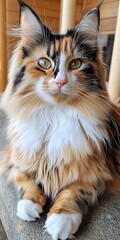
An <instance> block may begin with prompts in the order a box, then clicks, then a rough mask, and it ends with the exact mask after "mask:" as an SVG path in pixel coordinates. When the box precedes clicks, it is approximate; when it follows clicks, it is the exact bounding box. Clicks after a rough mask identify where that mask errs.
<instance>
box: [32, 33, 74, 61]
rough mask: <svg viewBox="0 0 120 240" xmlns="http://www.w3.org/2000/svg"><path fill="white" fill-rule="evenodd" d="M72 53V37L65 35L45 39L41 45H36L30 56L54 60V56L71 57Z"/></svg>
mask: <svg viewBox="0 0 120 240" xmlns="http://www.w3.org/2000/svg"><path fill="white" fill-rule="evenodd" d="M72 52H73V37H72V36H70V35H69V36H67V35H53V37H52V38H49V39H47V41H45V42H44V43H43V44H38V45H37V46H36V47H34V48H33V51H32V53H31V54H32V55H36V57H37V58H39V57H40V56H45V55H47V56H49V57H50V58H52V59H53V60H54V58H55V57H56V55H57V56H58V55H61V53H64V54H65V55H66V56H68V55H71V54H72Z"/></svg>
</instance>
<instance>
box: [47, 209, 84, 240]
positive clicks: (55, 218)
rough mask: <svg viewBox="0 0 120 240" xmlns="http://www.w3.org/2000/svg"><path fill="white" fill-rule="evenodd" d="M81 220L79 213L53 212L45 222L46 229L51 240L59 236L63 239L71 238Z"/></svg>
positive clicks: (55, 239) (56, 239)
mask: <svg viewBox="0 0 120 240" xmlns="http://www.w3.org/2000/svg"><path fill="white" fill-rule="evenodd" d="M81 221H82V217H81V215H80V214H65V213H60V214H55V213H53V214H52V215H51V216H50V217H48V218H47V220H46V222H45V226H44V227H45V229H46V231H47V232H48V233H49V234H50V235H51V236H52V240H58V239H59V238H60V239H62V240H65V239H67V238H72V237H73V236H72V235H73V234H74V233H75V232H76V231H77V230H78V228H79V226H80V224H81Z"/></svg>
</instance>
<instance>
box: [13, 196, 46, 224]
mask: <svg viewBox="0 0 120 240" xmlns="http://www.w3.org/2000/svg"><path fill="white" fill-rule="evenodd" d="M42 212H43V209H42V207H41V206H40V205H39V204H38V203H34V202H33V201H31V200H27V199H22V200H20V201H19V202H18V205H17V216H18V217H19V218H21V219H22V220H24V221H28V222H29V221H35V220H36V219H37V218H40V215H39V214H40V213H42Z"/></svg>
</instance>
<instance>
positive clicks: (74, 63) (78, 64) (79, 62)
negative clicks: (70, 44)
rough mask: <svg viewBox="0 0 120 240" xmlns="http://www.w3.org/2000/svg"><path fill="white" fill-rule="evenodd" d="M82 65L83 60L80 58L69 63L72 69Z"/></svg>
mask: <svg viewBox="0 0 120 240" xmlns="http://www.w3.org/2000/svg"><path fill="white" fill-rule="evenodd" d="M81 65H82V62H81V60H80V59H79V58H77V59H73V60H72V61H71V62H70V63H69V68H70V69H71V70H76V69H78V68H80V66H81Z"/></svg>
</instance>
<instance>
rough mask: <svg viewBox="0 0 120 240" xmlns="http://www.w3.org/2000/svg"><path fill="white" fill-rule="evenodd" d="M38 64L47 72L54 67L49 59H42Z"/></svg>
mask: <svg viewBox="0 0 120 240" xmlns="http://www.w3.org/2000/svg"><path fill="white" fill-rule="evenodd" d="M37 64H38V66H39V67H40V68H42V69H45V70H48V69H49V68H51V66H52V64H51V62H50V60H49V59H47V58H40V59H39V60H38V62H37Z"/></svg>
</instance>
